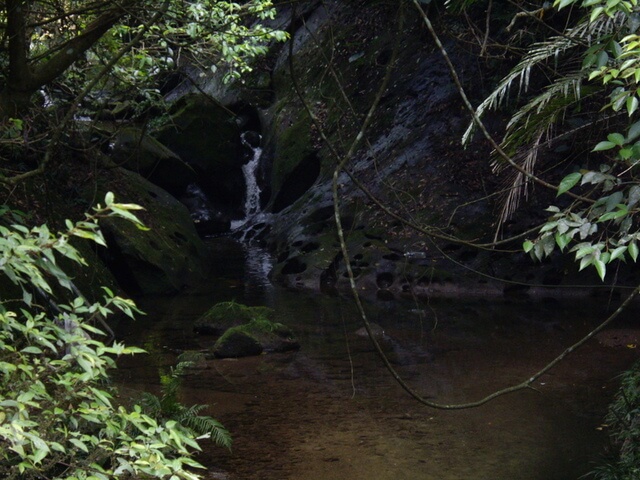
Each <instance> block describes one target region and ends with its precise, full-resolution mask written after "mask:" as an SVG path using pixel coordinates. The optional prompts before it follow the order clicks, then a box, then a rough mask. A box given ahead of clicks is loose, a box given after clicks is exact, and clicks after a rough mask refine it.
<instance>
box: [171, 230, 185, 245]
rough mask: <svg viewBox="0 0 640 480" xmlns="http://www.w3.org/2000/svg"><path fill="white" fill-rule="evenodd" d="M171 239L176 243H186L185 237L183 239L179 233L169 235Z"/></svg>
mask: <svg viewBox="0 0 640 480" xmlns="http://www.w3.org/2000/svg"><path fill="white" fill-rule="evenodd" d="M171 238H172V239H173V240H174V241H175V242H176V243H186V242H187V237H185V236H184V235H183V234H182V233H180V232H173V233H172V234H171Z"/></svg>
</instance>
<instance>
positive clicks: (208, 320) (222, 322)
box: [193, 301, 274, 335]
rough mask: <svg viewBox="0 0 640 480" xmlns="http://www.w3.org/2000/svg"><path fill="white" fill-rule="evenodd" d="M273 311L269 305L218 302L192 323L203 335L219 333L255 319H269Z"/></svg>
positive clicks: (196, 330) (195, 329)
mask: <svg viewBox="0 0 640 480" xmlns="http://www.w3.org/2000/svg"><path fill="white" fill-rule="evenodd" d="M273 314H274V311H273V310H272V309H271V308H269V307H262V306H257V307H249V306H247V305H243V304H241V303H237V302H235V301H230V302H220V303H217V304H215V305H214V306H213V307H211V308H210V309H209V310H207V312H206V313H205V314H204V315H202V316H201V317H200V318H199V319H198V320H197V321H196V323H195V324H194V326H193V329H194V331H195V332H197V333H200V334H203V335H221V334H222V333H224V332H225V331H226V330H228V329H229V328H232V327H237V326H240V325H244V324H246V323H249V322H251V321H252V320H255V319H264V320H269V319H271V318H272V317H273Z"/></svg>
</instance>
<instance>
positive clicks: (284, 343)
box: [193, 301, 300, 358]
mask: <svg viewBox="0 0 640 480" xmlns="http://www.w3.org/2000/svg"><path fill="white" fill-rule="evenodd" d="M274 313H275V312H274V311H273V310H272V309H270V308H268V307H261V306H257V307H249V306H247V305H243V304H241V303H237V302H235V301H231V302H221V303H218V304H216V305H214V306H213V307H211V308H210V309H209V310H208V311H207V312H206V313H205V314H204V315H203V316H202V317H200V318H199V319H198V320H197V321H196V323H195V325H194V327H193V329H194V331H195V332H197V333H200V334H204V335H221V336H220V338H218V340H217V341H216V343H215V344H214V346H213V348H212V353H213V354H214V355H215V356H216V357H218V358H227V357H234V358H237V357H248V356H251V355H259V354H261V353H263V352H285V351H289V350H296V349H298V348H299V347H300V345H299V343H298V341H297V340H296V339H295V337H294V335H293V332H292V331H291V329H290V328H289V327H287V326H286V325H283V324H282V323H277V322H274V321H272V320H271V319H272V318H273V315H274Z"/></svg>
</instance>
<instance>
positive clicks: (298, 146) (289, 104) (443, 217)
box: [152, 0, 624, 299]
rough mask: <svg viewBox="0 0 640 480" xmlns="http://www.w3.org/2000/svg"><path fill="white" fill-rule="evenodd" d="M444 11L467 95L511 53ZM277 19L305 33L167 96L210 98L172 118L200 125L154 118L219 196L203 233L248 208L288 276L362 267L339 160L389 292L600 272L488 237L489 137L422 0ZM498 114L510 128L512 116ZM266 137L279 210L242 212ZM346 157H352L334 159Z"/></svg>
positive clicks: (360, 278) (449, 291)
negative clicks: (498, 55) (491, 46)
mask: <svg viewBox="0 0 640 480" xmlns="http://www.w3.org/2000/svg"><path fill="white" fill-rule="evenodd" d="M430 16H431V18H432V20H433V22H434V24H435V25H436V26H437V28H438V31H439V35H440V36H441V38H442V40H443V42H444V46H445V49H446V50H447V52H448V56H449V58H450V59H451V61H452V62H453V64H454V65H455V68H456V70H457V73H458V75H459V77H460V78H461V81H462V83H463V87H464V89H465V90H466V92H467V95H468V96H469V97H470V98H471V99H472V101H473V102H474V103H475V104H477V103H479V102H480V101H481V100H482V99H483V98H484V96H485V95H486V93H487V90H490V89H491V87H492V85H493V84H495V80H496V78H499V75H500V74H501V70H502V71H504V70H506V69H508V65H496V64H495V62H494V65H493V66H492V67H491V68H489V66H488V65H487V63H486V62H485V60H484V59H481V58H479V57H478V56H477V55H476V53H475V52H474V50H473V48H474V47H473V46H472V45H471V44H470V43H467V42H465V41H464V38H465V33H464V32H465V30H464V28H465V27H464V26H460V25H458V24H456V23H455V22H454V19H452V18H450V17H447V16H446V14H445V12H438V11H436V10H435V7H433V8H431V11H430ZM273 26H274V27H276V28H280V29H286V30H288V31H289V32H290V35H291V40H290V41H289V42H287V43H285V44H279V45H274V46H273V48H272V49H271V52H270V53H269V55H268V56H267V57H266V58H264V59H262V60H261V61H260V64H258V65H256V66H255V69H254V72H253V73H252V74H250V75H249V76H247V77H246V78H243V79H242V81H241V82H236V83H235V84H233V85H225V84H223V83H221V82H220V81H219V78H216V77H215V76H213V77H210V78H208V79H207V80H206V81H205V82H200V83H199V85H198V86H197V87H194V86H193V85H194V84H195V83H197V82H196V80H197V78H195V77H194V78H192V80H191V81H190V82H186V83H185V87H184V88H177V89H175V90H174V91H173V92H171V93H170V94H169V95H168V97H167V98H168V99H169V100H171V99H174V98H182V99H183V100H181V102H182V103H184V102H185V101H188V102H189V103H188V104H189V105H192V106H195V107H197V108H191V109H189V110H188V111H189V115H190V116H189V117H187V119H188V120H189V122H188V126H186V127H184V128H182V129H181V130H180V131H179V132H178V133H177V134H175V135H173V136H170V135H167V134H166V132H167V129H169V130H170V131H171V132H174V130H175V129H176V125H182V123H184V124H185V125H187V123H185V122H182V123H180V119H181V118H182V117H181V115H182V116H184V112H183V110H184V109H183V110H180V109H179V108H176V109H174V110H175V111H176V113H175V114H174V115H173V116H172V118H171V121H170V122H169V125H168V126H165V127H161V128H159V129H158V130H157V131H156V132H155V133H154V135H155V137H156V139H157V140H159V141H160V142H161V143H163V144H164V146H165V147H168V148H169V149H170V150H171V151H172V152H173V153H174V154H177V157H179V158H180V159H181V160H182V161H183V162H184V163H185V164H186V165H187V167H188V170H189V171H190V172H191V176H190V177H188V178H189V179H191V180H189V181H193V182H195V183H196V184H197V185H196V186H197V187H198V191H202V192H203V195H205V196H206V197H207V198H206V200H207V202H208V206H207V205H205V206H207V209H208V211H209V213H210V215H209V216H210V217H212V220H209V221H208V223H207V224H206V225H205V226H206V228H203V225H202V224H201V225H200V227H201V228H200V230H201V233H205V234H210V233H215V234H220V233H222V234H226V233H228V232H229V231H230V229H231V228H232V226H233V225H234V223H235V224H236V225H237V224H238V223H237V222H238V221H241V224H242V225H244V226H245V227H249V228H250V232H249V235H248V237H249V238H252V239H253V241H260V242H262V243H263V244H264V245H265V246H266V247H267V248H269V249H270V250H272V251H273V252H274V253H275V256H276V257H277V264H276V266H275V268H274V271H273V279H274V280H275V281H278V282H280V283H283V284H285V285H287V286H289V287H291V288H299V289H310V290H326V291H336V290H337V291H344V290H346V289H348V288H349V279H348V275H347V271H346V268H345V262H344V255H343V253H342V251H341V248H340V243H339V241H338V234H337V228H336V223H335V211H334V201H333V191H332V179H333V177H334V174H335V175H337V179H338V180H337V184H338V198H339V215H340V218H341V221H342V225H343V228H344V236H345V240H346V244H347V247H348V251H349V252H348V255H349V260H350V262H351V265H352V267H353V272H354V275H355V278H356V283H357V287H358V289H360V290H362V291H366V292H370V293H372V294H375V295H378V296H379V297H382V298H390V299H391V298H395V297H397V296H401V295H428V296H434V295H459V294H460V295H504V294H521V293H534V292H541V293H543V294H545V295H547V294H558V293H559V292H560V290H558V289H556V288H555V286H556V285H562V286H565V287H566V286H568V285H572V284H575V283H581V284H583V283H585V282H586V283H588V282H593V281H596V278H595V275H593V277H592V278H589V277H587V278H586V279H585V277H584V276H581V277H580V278H578V276H577V272H576V268H575V266H574V265H573V263H572V259H571V258H569V256H566V255H565V256H558V257H557V258H555V259H552V260H551V261H548V262H546V263H543V264H534V263H533V262H532V261H531V260H530V259H529V257H528V256H527V255H525V254H524V253H522V251H521V247H520V245H521V242H522V240H523V238H518V239H517V240H516V241H514V242H512V243H507V244H501V245H500V246H499V247H498V248H493V247H492V246H490V244H491V243H492V241H493V240H494V237H495V235H496V219H497V217H498V216H499V212H500V203H501V198H502V194H501V188H502V186H501V183H500V179H499V178H497V177H496V176H495V175H494V174H493V173H492V171H491V161H490V149H489V148H488V146H487V142H486V141H485V140H484V139H482V138H480V137H478V138H477V139H476V140H474V141H473V142H472V143H471V144H470V145H468V146H467V147H466V148H463V147H462V146H461V141H460V139H461V137H462V134H463V132H464V131H465V129H466V127H467V125H468V123H469V121H470V115H469V113H468V112H467V111H466V109H465V108H464V107H463V104H462V102H461V99H460V93H459V90H458V87H457V86H456V85H455V84H454V83H453V81H452V80H451V74H450V71H449V68H448V66H447V64H446V62H445V58H444V56H443V55H442V52H441V51H440V50H439V49H438V48H437V47H436V45H435V43H434V41H433V40H432V39H431V37H430V35H429V34H428V32H427V30H426V29H425V26H424V24H423V22H422V19H421V18H420V17H419V15H418V13H417V12H416V11H415V10H414V8H413V7H412V6H411V4H409V3H406V2H382V1H381V2H371V1H367V2H365V1H355V0H354V1H350V2H344V1H337V0H334V1H332V0H327V1H323V2H319V1H291V2H289V3H287V4H286V5H285V6H283V7H282V9H281V10H280V16H279V17H278V18H277V19H275V20H274V23H273ZM385 78H386V80H385ZM187 93H191V95H189V96H188V97H185V94H187ZM185 98H186V99H187V100H184V99H185ZM181 102H176V105H177V106H178V107H179V106H180V105H181ZM374 103H375V104H376V108H375V109H372V108H371V107H372V105H373V104H374ZM205 104H206V105H209V106H208V107H207V108H201V105H205ZM207 112H217V113H216V114H215V115H213V114H210V113H207ZM193 115H195V116H196V117H197V116H198V115H201V116H202V117H203V118H194V117H193ZM368 116H369V120H366V119H367V118H368ZM486 120H487V126H488V128H489V130H491V131H492V132H495V133H496V136H497V138H498V139H499V137H500V130H501V123H502V122H501V121H500V118H499V117H498V116H497V115H496V116H494V117H493V118H491V117H490V118H487V119H486ZM365 122H368V124H367V128H366V129H363V125H364V124H365ZM171 129H173V130H171ZM163 132H164V133H163ZM207 132H209V133H210V134H208V133H207ZM242 132H244V133H242ZM247 132H252V133H251V137H250V138H252V139H253V140H252V141H251V142H249V143H247V142H246V139H247V138H249V137H247V136H246V135H245V134H246V133H247ZM258 132H259V133H260V135H261V141H260V140H258V139H259V138H260V137H258V135H256V133H258ZM152 133H153V132H152ZM174 133H175V132H174ZM241 133H242V135H241ZM361 133H363V134H362V135H361ZM359 136H361V138H359ZM227 137H229V138H228V139H227ZM358 138H359V140H360V141H359V143H358V144H357V146H356V147H354V146H353V145H354V141H355V140H356V139H358ZM241 139H243V140H241ZM258 143H259V144H260V147H261V149H262V152H263V153H262V160H261V166H260V169H259V171H258V175H257V177H258V178H257V183H258V186H259V187H260V189H261V192H262V193H261V196H260V199H261V201H260V204H261V208H262V210H263V212H265V213H266V215H262V216H260V217H259V218H257V219H254V221H253V224H252V221H245V220H242V218H241V217H242V209H243V205H244V202H245V200H246V197H245V195H244V194H243V193H242V191H243V189H244V187H245V185H244V181H243V179H242V169H243V164H245V163H247V161H248V159H249V158H250V157H251V155H248V154H247V151H246V150H247V148H249V147H250V148H251V149H254V150H255V146H256V145H257V144H258ZM194 146H197V147H198V149H197V150H194V148H195V147H194ZM196 151H197V152H198V153H197V154H196V153H193V152H196ZM189 152H191V153H189ZM212 155H213V156H214V157H215V158H213V157H212V158H213V160H211V161H209V160H207V161H208V162H209V163H207V164H206V165H213V167H207V168H203V167H202V165H200V164H199V163H198V162H199V161H200V162H201V163H202V159H204V158H209V157H210V156H212ZM191 157H193V158H191ZM196 157H197V158H196ZM221 159H222V160H221ZM341 162H344V168H343V169H341V170H340V171H338V172H335V168H336V165H338V164H340V163H341ZM214 167H215V168H214ZM153 171H154V172H158V171H159V170H158V169H157V168H155V167H154V169H153ZM169 175H171V174H169ZM192 177H193V178H192ZM157 180H158V181H156V183H157V184H161V183H159V182H161V181H168V180H171V181H172V182H173V183H171V182H169V183H170V184H171V185H174V184H175V183H176V182H175V180H176V179H175V178H168V179H157ZM183 183H185V182H183ZM180 185H181V188H182V190H180V191H176V192H171V193H172V194H173V195H174V196H176V197H178V198H181V199H182V200H183V203H185V204H186V205H187V206H190V205H192V204H198V205H199V204H200V203H201V202H200V200H199V199H200V197H198V198H191V197H189V195H188V194H189V191H191V190H190V188H191V186H185V185H182V184H180ZM187 187H188V188H187ZM202 198H204V196H203V197H202ZM532 198H534V199H535V201H530V203H529V204H527V205H524V206H523V207H522V208H520V210H519V211H518V213H517V214H516V215H515V216H514V217H513V218H512V219H510V220H509V222H508V223H506V224H504V225H502V227H501V229H500V232H499V235H498V237H508V236H510V235H513V234H519V233H521V232H524V231H526V230H529V229H531V228H533V227H535V226H536V225H539V224H540V223H543V222H544V220H545V214H544V208H545V207H546V206H547V205H548V204H550V203H553V197H552V196H551V194H549V193H548V192H541V191H538V192H536V195H535V196H534V197H532ZM196 200H198V201H197V202H196ZM198 208H200V207H198ZM193 214H194V212H193V211H192V216H193ZM242 222H245V223H242ZM478 245H480V247H478ZM620 280H622V281H624V278H621V277H620V276H619V277H618V281H620ZM562 291H563V292H564V291H568V289H565V290H562Z"/></svg>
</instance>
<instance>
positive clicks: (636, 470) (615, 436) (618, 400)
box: [594, 364, 640, 480]
mask: <svg viewBox="0 0 640 480" xmlns="http://www.w3.org/2000/svg"><path fill="white" fill-rule="evenodd" d="M605 421H606V422H607V425H608V426H609V429H610V432H611V438H612V440H613V441H614V444H615V445H616V446H617V448H618V449H619V456H618V459H617V460H616V461H615V462H612V463H609V464H607V465H603V466H600V467H598V468H597V469H595V470H594V474H595V478H596V479H598V480H633V479H636V478H639V477H640V364H636V365H635V366H634V367H633V368H631V369H630V370H628V371H627V372H625V373H624V374H623V375H622V382H621V386H620V389H619V390H618V393H617V395H616V397H615V399H614V400H613V403H612V404H611V405H610V406H609V413H608V414H607V417H606V419H605Z"/></svg>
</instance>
